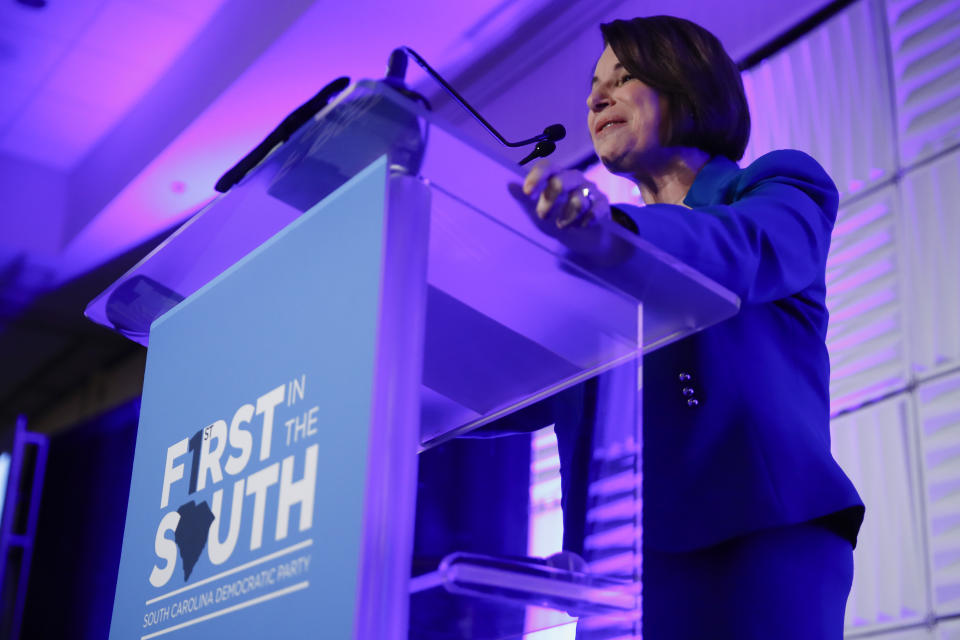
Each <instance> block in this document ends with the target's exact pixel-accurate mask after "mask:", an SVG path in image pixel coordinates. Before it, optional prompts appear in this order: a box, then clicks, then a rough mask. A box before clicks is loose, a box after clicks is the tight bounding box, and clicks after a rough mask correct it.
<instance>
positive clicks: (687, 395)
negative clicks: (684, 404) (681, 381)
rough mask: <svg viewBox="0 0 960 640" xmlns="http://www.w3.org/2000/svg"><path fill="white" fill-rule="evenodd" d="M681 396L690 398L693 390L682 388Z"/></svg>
mask: <svg viewBox="0 0 960 640" xmlns="http://www.w3.org/2000/svg"><path fill="white" fill-rule="evenodd" d="M683 395H684V396H686V397H688V398H689V397H690V396H692V395H693V389H691V388H690V387H684V388H683Z"/></svg>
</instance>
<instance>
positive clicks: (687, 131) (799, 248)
mask: <svg viewBox="0 0 960 640" xmlns="http://www.w3.org/2000/svg"><path fill="white" fill-rule="evenodd" d="M601 31H602V33H603V38H604V43H605V48H604V50H603V53H602V55H601V56H600V59H599V61H598V62H597V64H596V70H595V74H594V78H593V82H592V87H591V90H590V94H589V96H588V98H587V107H588V109H589V112H588V116H587V121H588V125H589V127H590V134H591V136H592V138H593V144H594V148H595V149H596V152H597V155H598V156H599V158H600V160H601V161H602V162H603V164H604V165H605V166H606V167H607V168H608V169H609V170H610V171H612V172H613V173H616V174H619V175H622V176H626V177H628V178H630V179H631V180H633V181H634V182H635V183H636V184H637V186H638V187H639V189H640V193H641V194H642V197H643V200H644V202H645V203H646V205H647V206H645V207H642V208H641V207H635V206H630V205H619V206H618V207H616V208H613V207H611V206H610V204H609V202H608V201H607V199H606V197H605V196H604V195H603V194H602V193H600V192H599V190H598V189H597V187H596V185H594V184H592V183H591V182H589V181H588V180H587V179H586V178H585V177H584V176H583V175H582V174H581V173H579V172H576V171H555V170H553V169H551V168H550V167H549V165H546V164H540V165H538V166H536V167H535V168H534V169H533V170H532V171H531V172H530V174H529V175H528V176H527V178H526V180H525V182H524V183H523V186H522V194H519V193H517V195H518V197H520V198H521V199H522V200H524V201H525V202H526V203H527V204H528V206H529V207H530V210H531V213H532V214H535V216H536V220H537V221H538V223H539V225H540V227H541V229H543V230H544V231H545V232H547V233H550V234H551V235H554V236H556V237H558V238H560V239H561V240H563V241H564V242H565V243H567V246H568V247H570V248H571V250H572V251H574V252H575V253H578V254H580V256H581V258H585V259H587V260H590V259H592V260H596V261H600V262H604V263H608V264H609V263H610V262H612V261H613V262H615V260H616V256H615V255H613V254H612V253H611V252H612V247H613V246H614V245H613V242H615V235H614V234H611V233H609V232H605V231H604V230H605V229H607V228H608V225H609V224H612V223H611V222H610V219H612V220H613V221H614V222H615V223H619V224H620V225H622V226H624V227H626V228H627V229H630V230H631V231H633V232H634V233H636V234H638V235H639V236H640V237H642V238H644V239H646V240H648V241H650V242H651V243H653V244H655V245H657V246H658V247H660V248H661V249H663V250H665V251H666V252H668V253H670V254H672V255H674V256H675V257H677V258H679V259H681V260H683V261H684V262H686V263H687V264H689V265H691V266H693V267H694V268H696V269H698V270H699V271H700V272H702V273H703V274H704V275H706V276H708V277H710V278H712V279H713V280H715V281H717V282H719V283H720V284H722V285H724V286H725V287H727V288H728V289H730V290H731V291H733V292H734V293H736V294H737V295H738V296H739V297H740V299H741V305H742V306H741V310H740V312H739V313H738V314H737V315H736V316H734V317H733V318H731V319H729V320H726V321H724V322H721V323H720V324H718V325H715V326H714V327H711V328H709V329H707V330H706V331H703V332H701V333H699V334H696V335H694V336H692V337H690V338H687V339H684V340H681V341H679V342H677V343H674V344H672V345H670V346H668V347H665V348H663V349H661V350H659V351H657V352H655V353H653V354H652V355H651V356H649V357H648V358H647V359H646V360H645V361H644V368H643V376H644V380H643V388H644V406H643V414H644V415H643V424H644V483H643V485H644V496H643V499H644V545H645V546H644V559H643V562H644V598H643V602H644V635H643V637H644V638H645V639H646V640H660V639H661V638H670V639H686V638H697V639H700V638H711V639H717V638H732V639H733V638H735V639H737V640H745V639H752V638H757V639H763V640H770V639H773V638H776V639H778V640H789V639H793V638H796V639H798V640H799V639H803V640H819V639H827V638H831V639H833V638H836V639H837V640H839V639H840V638H842V630H843V613H844V607H845V603H846V598H847V595H848V593H849V590H850V587H851V582H852V576H853V561H852V548H853V545H855V544H856V536H857V532H858V530H859V527H860V523H861V521H862V519H863V504H862V502H861V501H860V498H859V496H858V495H857V493H856V490H855V489H854V488H853V486H852V484H851V483H850V482H849V480H848V479H847V478H846V476H845V475H844V474H843V472H842V471H841V470H840V468H839V466H838V465H837V464H836V462H835V461H834V460H833V458H832V457H831V454H830V445H829V438H830V436H829V360H828V356H827V350H826V346H825V344H824V338H825V335H826V328H827V316H828V314H827V310H826V306H825V302H824V300H825V285H824V271H825V263H826V258H827V251H828V248H829V244H830V233H831V231H832V228H833V223H834V220H835V218H836V212H837V202H838V196H837V191H836V188H835V187H834V185H833V183H832V182H831V180H830V178H829V177H828V176H827V175H826V174H825V173H824V171H823V169H822V168H821V167H820V166H819V165H818V164H817V163H816V162H815V161H814V160H813V159H812V158H810V157H809V156H807V155H805V154H802V153H800V152H797V151H775V152H773V153H770V154H768V155H766V156H764V157H762V158H760V159H758V160H757V161H756V162H754V163H752V164H751V165H750V166H748V167H746V168H743V169H741V168H739V167H738V166H737V165H736V161H737V160H739V159H740V158H742V156H743V152H744V149H745V147H746V144H747V138H748V136H749V129H750V119H749V114H748V110H747V103H746V99H745V97H744V92H743V84H742V82H741V80H740V74H739V72H738V70H737V68H736V66H735V65H734V64H733V62H732V61H731V60H730V58H729V56H728V55H727V54H726V53H725V52H724V50H723V48H722V46H721V45H720V43H719V41H718V40H717V39H716V38H715V37H714V36H713V35H711V34H710V33H709V32H707V31H706V30H704V29H703V28H701V27H699V26H697V25H695V24H693V23H691V22H689V21H686V20H682V19H679V18H672V17H665V16H658V17H651V18H637V19H634V20H630V21H622V20H617V21H615V22H611V23H609V24H605V25H602V26H601ZM590 393H591V390H590V387H584V388H580V389H578V390H577V391H576V392H574V396H573V400H571V395H570V394H569V393H568V394H567V396H566V398H565V400H562V401H558V402H555V403H554V407H555V408H554V413H553V415H552V416H551V417H552V418H554V419H555V420H556V422H557V424H556V429H557V437H558V442H559V445H560V450H561V462H562V468H561V473H562V475H563V484H564V490H565V496H564V510H565V511H564V527H565V539H564V547H565V548H566V549H569V550H571V551H579V550H580V549H581V548H582V546H581V545H582V540H580V539H578V538H580V537H581V536H582V533H583V520H584V511H585V504H586V500H585V493H584V491H585V490H584V489H583V488H584V487H585V486H586V482H587V478H586V469H587V466H588V465H587V464H586V463H585V460H588V459H589V450H585V449H587V447H585V446H584V445H583V443H584V442H589V434H588V433H586V432H587V431H588V430H589V428H590V420H589V415H587V414H589V413H590V411H591V409H590V407H591V405H592V402H593V400H592V399H591V398H590ZM576 394H579V395H576ZM564 403H566V409H559V408H558V407H560V406H562V405H564ZM571 404H573V405H576V408H575V409H574V410H571V409H570V406H571ZM541 410H542V407H541ZM585 416H586V417H585Z"/></svg>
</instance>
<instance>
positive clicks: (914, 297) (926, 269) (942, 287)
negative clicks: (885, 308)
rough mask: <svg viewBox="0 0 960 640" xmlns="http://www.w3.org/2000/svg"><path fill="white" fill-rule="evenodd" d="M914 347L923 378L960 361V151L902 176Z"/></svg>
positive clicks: (913, 355) (918, 371)
mask: <svg viewBox="0 0 960 640" xmlns="http://www.w3.org/2000/svg"><path fill="white" fill-rule="evenodd" d="M902 193H903V213H904V221H905V232H906V238H907V244H908V249H909V274H910V275H909V287H908V291H907V296H908V297H909V307H908V310H909V311H908V316H907V321H908V324H909V326H910V327H911V329H910V351H911V358H912V360H913V371H914V373H915V374H916V375H917V376H918V377H920V378H924V377H929V376H930V375H934V374H936V373H938V372H942V371H944V370H947V369H950V368H952V367H956V366H958V365H960V152H954V153H952V154H950V155H947V156H945V157H943V158H940V159H939V160H937V161H935V162H933V163H931V164H928V165H926V166H924V167H921V168H920V169H917V170H915V171H911V172H909V173H908V174H907V175H906V176H905V177H904V179H903V183H902Z"/></svg>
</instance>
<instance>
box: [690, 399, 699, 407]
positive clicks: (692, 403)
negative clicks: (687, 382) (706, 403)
mask: <svg viewBox="0 0 960 640" xmlns="http://www.w3.org/2000/svg"><path fill="white" fill-rule="evenodd" d="M698 404H700V403H699V402H697V399H696V398H687V406H688V407H695V406H697V405H698Z"/></svg>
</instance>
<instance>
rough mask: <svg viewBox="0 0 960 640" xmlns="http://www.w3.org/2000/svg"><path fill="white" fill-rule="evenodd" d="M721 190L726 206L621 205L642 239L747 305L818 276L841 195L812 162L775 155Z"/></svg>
mask: <svg viewBox="0 0 960 640" xmlns="http://www.w3.org/2000/svg"><path fill="white" fill-rule="evenodd" d="M724 190H725V193H727V194H730V195H729V196H727V197H726V198H723V199H725V200H729V204H712V205H708V206H703V207H697V208H693V209H687V208H685V207H681V206H677V205H661V204H654V205H647V206H645V207H629V208H628V207H627V206H621V205H618V207H620V208H621V209H622V210H623V211H625V212H626V213H627V214H628V215H629V216H630V217H631V218H632V221H633V222H634V223H635V225H636V229H635V230H636V232H637V233H638V234H639V235H640V236H641V237H642V238H644V239H646V240H648V241H649V242H651V243H652V244H654V245H655V246H657V247H659V248H661V249H663V250H664V251H666V252H667V253H669V254H671V255H673V256H674V257H676V258H679V259H680V260H682V261H683V262H685V263H687V264H688V265H690V266H691V267H693V268H694V269H697V270H698V271H700V272H701V273H703V274H704V275H706V276H707V277H709V278H711V279H713V280H715V281H716V282H718V283H720V284H722V285H723V286H725V287H727V288H728V289H730V290H731V291H733V292H734V293H736V294H737V295H738V296H739V297H740V299H741V300H742V301H743V302H744V303H763V302H769V301H772V300H778V299H781V298H785V297H788V296H791V295H793V294H795V293H797V292H799V291H801V290H803V289H805V288H806V287H807V286H809V285H810V284H811V283H813V282H814V281H815V280H816V279H818V278H823V274H824V269H825V265H826V259H827V252H828V250H829V248H830V233H831V232H832V230H833V224H834V222H835V220H836V215H837V204H838V200H839V198H838V194H837V189H836V187H835V186H834V184H833V181H832V180H831V179H830V177H829V176H828V175H827V174H826V172H825V171H824V170H823V169H822V168H821V167H820V165H819V164H818V163H817V162H816V161H815V160H814V159H813V158H811V157H810V156H808V155H806V154H805V153H802V152H800V151H775V152H773V153H770V154H767V155H765V156H763V157H762V158H759V159H758V160H756V161H755V162H754V163H752V164H751V165H750V166H749V167H747V168H746V169H744V170H743V171H740V172H738V174H736V177H735V178H734V179H733V181H732V182H730V183H728V184H726V185H724Z"/></svg>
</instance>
